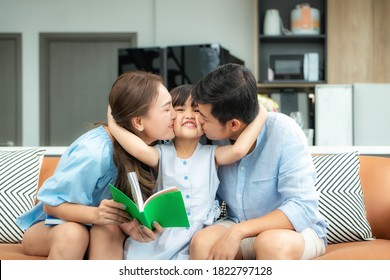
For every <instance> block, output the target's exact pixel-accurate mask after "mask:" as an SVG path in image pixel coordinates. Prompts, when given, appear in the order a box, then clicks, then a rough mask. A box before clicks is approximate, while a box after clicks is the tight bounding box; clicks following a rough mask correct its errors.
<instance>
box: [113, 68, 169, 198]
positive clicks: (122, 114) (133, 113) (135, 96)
mask: <svg viewBox="0 0 390 280" xmlns="http://www.w3.org/2000/svg"><path fill="white" fill-rule="evenodd" d="M162 83H163V80H162V78H161V77H160V76H157V75H154V74H152V73H147V72H142V71H135V72H126V73H123V74H122V75H120V76H119V77H118V78H117V80H116V81H115V83H114V84H113V86H112V89H111V92H110V95H109V104H110V107H111V110H112V116H113V117H114V119H115V121H116V122H117V124H118V125H119V126H122V127H124V128H125V129H127V130H129V131H131V132H133V133H134V132H135V131H134V127H133V126H132V123H131V119H132V118H133V117H139V116H145V115H147V113H148V110H149V106H150V104H151V103H152V102H153V101H154V100H155V99H156V98H157V95H158V87H159V85H160V84H162ZM113 144H114V162H115V165H116V166H117V168H118V176H117V179H116V183H115V184H116V187H117V188H119V189H120V190H121V191H122V192H124V193H125V194H127V195H129V196H130V195H131V190H130V184H129V180H128V179H127V173H128V172H132V171H134V172H136V174H137V176H138V180H139V184H140V187H141V191H142V194H143V196H144V198H146V197H149V196H150V195H151V194H152V193H153V191H154V188H155V186H156V178H155V176H154V175H153V174H152V172H151V170H150V168H149V167H148V166H146V165H145V164H143V163H142V162H140V161H139V160H138V159H136V158H135V157H133V156H132V155H130V154H129V153H127V152H126V151H125V150H124V149H123V148H122V146H121V145H119V143H118V142H117V141H116V140H113ZM130 197H131V196H130Z"/></svg>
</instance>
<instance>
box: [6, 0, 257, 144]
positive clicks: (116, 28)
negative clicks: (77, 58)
mask: <svg viewBox="0 0 390 280" xmlns="http://www.w3.org/2000/svg"><path fill="white" fill-rule="evenodd" d="M255 2H256V1H254V0H138V1H137V0H110V1H108V0H66V1H64V0H0V33H6V32H10V33H22V96H23V104H22V107H23V108H22V111H23V118H22V119H23V129H22V131H23V145H25V146H36V145H38V144H39V33H40V32H137V34H138V39H137V41H138V46H139V47H148V46H166V45H176V44H197V43H209V42H219V43H221V45H222V46H224V47H225V48H227V49H228V50H230V52H231V53H232V54H233V55H235V56H237V57H239V58H241V59H243V60H244V61H245V64H246V66H247V67H248V68H249V69H251V70H252V71H254V67H255V58H254V53H255V46H256V43H255V41H256V38H257V37H256V36H254V34H255V28H256V26H254V22H255V19H254V15H255V14H256V13H255V12H254V7H255Z"/></svg>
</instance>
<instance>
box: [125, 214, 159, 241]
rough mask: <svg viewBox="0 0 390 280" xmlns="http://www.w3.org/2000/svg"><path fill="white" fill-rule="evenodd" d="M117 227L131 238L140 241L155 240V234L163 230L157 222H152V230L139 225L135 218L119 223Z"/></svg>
mask: <svg viewBox="0 0 390 280" xmlns="http://www.w3.org/2000/svg"><path fill="white" fill-rule="evenodd" d="M119 227H120V228H121V229H122V231H123V232H124V233H126V234H127V235H129V236H130V237H131V238H133V239H134V240H136V241H138V242H142V243H145V242H150V241H153V240H155V239H156V238H157V236H158V235H159V234H160V233H161V232H162V231H163V228H162V227H161V226H160V225H159V223H157V222H154V223H153V227H154V228H155V230H154V231H152V230H150V229H148V228H147V227H145V226H143V225H141V224H140V223H139V222H138V221H137V220H132V221H130V222H127V223H123V224H120V225H119Z"/></svg>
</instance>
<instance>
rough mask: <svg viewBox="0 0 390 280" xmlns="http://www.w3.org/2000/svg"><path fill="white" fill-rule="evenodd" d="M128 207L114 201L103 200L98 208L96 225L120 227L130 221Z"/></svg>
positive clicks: (95, 219)
mask: <svg viewBox="0 0 390 280" xmlns="http://www.w3.org/2000/svg"><path fill="white" fill-rule="evenodd" d="M125 209H126V206H125V205H123V204H122V203H119V202H115V201H114V200H108V199H103V200H102V201H101V202H100V205H99V206H98V207H97V212H96V216H95V218H94V224H97V225H118V224H122V223H126V222H128V221H130V217H129V214H128V213H127V212H126V210H125Z"/></svg>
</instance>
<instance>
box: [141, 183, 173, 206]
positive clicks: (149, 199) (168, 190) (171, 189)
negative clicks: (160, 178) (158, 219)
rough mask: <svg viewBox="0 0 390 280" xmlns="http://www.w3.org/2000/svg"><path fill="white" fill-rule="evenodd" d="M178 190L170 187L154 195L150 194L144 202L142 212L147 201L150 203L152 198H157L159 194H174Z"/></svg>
mask: <svg viewBox="0 0 390 280" xmlns="http://www.w3.org/2000/svg"><path fill="white" fill-rule="evenodd" d="M177 190H179V189H178V187H170V188H166V189H163V190H161V191H158V192H156V193H154V194H152V195H151V196H149V198H148V199H147V200H146V201H145V203H144V205H143V207H142V211H143V208H145V206H146V205H147V204H148V202H149V201H151V200H152V199H153V198H154V197H157V196H159V195H161V194H164V193H169V192H174V191H177ZM140 211H141V208H140Z"/></svg>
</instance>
